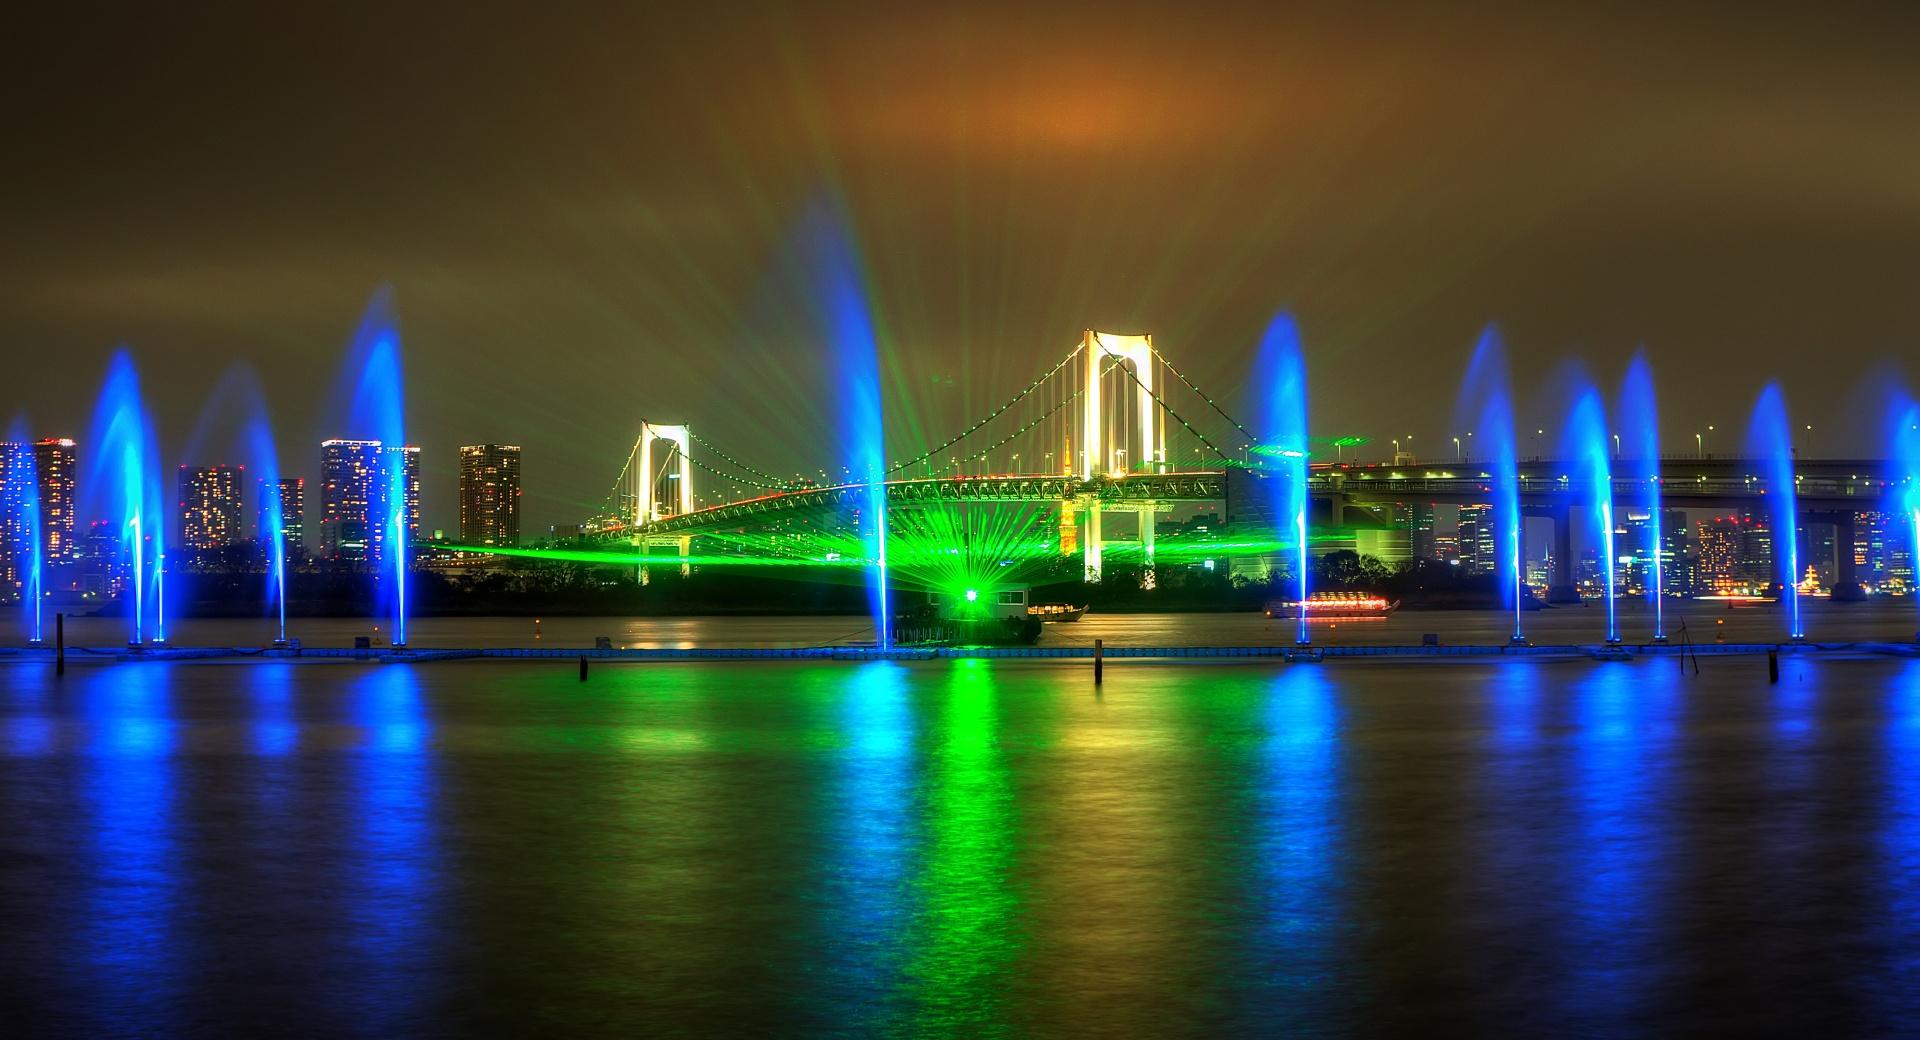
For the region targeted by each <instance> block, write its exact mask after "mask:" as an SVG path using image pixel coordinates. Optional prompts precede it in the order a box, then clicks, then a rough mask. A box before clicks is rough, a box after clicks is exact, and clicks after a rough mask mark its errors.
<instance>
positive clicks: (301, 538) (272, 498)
mask: <svg viewBox="0 0 1920 1040" xmlns="http://www.w3.org/2000/svg"><path fill="white" fill-rule="evenodd" d="M265 483H266V482H265V481H261V484H262V485H263V486H262V487H261V489H260V519H259V522H258V526H257V527H256V528H255V530H257V531H259V532H260V534H261V536H262V537H263V538H264V537H265V535H266V532H267V531H269V530H271V527H270V525H269V524H268V523H267V510H269V509H273V508H275V507H276V506H277V507H278V508H279V510H280V517H279V519H280V535H281V537H282V538H283V539H284V540H285V541H286V545H287V556H288V557H289V558H291V559H295V560H300V559H304V558H305V557H306V551H307V481H306V478H304V477H281V478H280V482H279V483H278V484H277V485H276V486H275V488H274V491H275V493H274V494H271V495H270V494H267V493H266V488H265V486H264V485H265Z"/></svg>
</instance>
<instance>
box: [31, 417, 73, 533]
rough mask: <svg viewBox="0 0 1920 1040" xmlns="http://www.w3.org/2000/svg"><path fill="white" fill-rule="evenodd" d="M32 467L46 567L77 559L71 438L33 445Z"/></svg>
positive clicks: (45, 441) (40, 441) (48, 438)
mask: <svg viewBox="0 0 1920 1040" xmlns="http://www.w3.org/2000/svg"><path fill="white" fill-rule="evenodd" d="M33 465H34V469H35V471H36V472H37V473H38V474H39V479H40V532H41V538H42V539H43V540H44V542H45V545H46V560H47V562H48V563H65V562H68V561H72V560H76V559H79V558H80V543H79V540H78V538H77V537H76V535H75V532H76V530H77V528H78V516H79V511H78V509H77V507H76V505H75V502H74V495H75V486H74V474H75V472H77V470H78V466H77V457H76V455H75V453H74V449H73V438H71V437H47V438H44V439H42V440H38V441H35V442H34V445H33Z"/></svg>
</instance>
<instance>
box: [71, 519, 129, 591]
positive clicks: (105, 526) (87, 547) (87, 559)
mask: <svg viewBox="0 0 1920 1040" xmlns="http://www.w3.org/2000/svg"><path fill="white" fill-rule="evenodd" d="M69 544H70V545H71V550H70V551H71V554H72V555H71V556H70V559H71V560H72V561H73V562H74V563H75V564H77V565H78V566H77V570H78V571H79V572H80V591H81V593H82V594H83V595H84V596H85V597H86V598H87V599H91V600H102V599H118V598H120V595H121V594H122V593H124V592H126V590H127V575H128V574H129V572H130V571H131V570H132V567H131V565H130V563H129V561H128V560H127V559H126V558H125V557H123V556H122V555H121V550H122V543H121V538H120V525H119V524H117V523H115V522H113V521H111V520H95V521H94V522H92V523H90V524H88V525H87V531H86V535H85V537H84V538H83V539H81V540H79V541H75V542H72V543H69Z"/></svg>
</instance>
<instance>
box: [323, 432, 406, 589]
mask: <svg viewBox="0 0 1920 1040" xmlns="http://www.w3.org/2000/svg"><path fill="white" fill-rule="evenodd" d="M396 471H397V473H398V479H399V480H400V481H401V482H402V483H401V494H402V501H401V503H400V506H399V509H398V510H390V509H389V508H388V506H387V502H388V499H389V495H390V493H391V492H390V490H389V489H390V488H391V487H392V481H393V479H394V476H393V475H394V474H395V473H396ZM394 512H399V513H400V514H401V515H402V516H403V517H404V522H405V523H406V525H407V543H408V544H409V545H411V544H414V543H416V542H418V541H419V540H420V449H419V448H417V447H414V446H412V445H404V446H401V447H394V448H388V447H384V446H383V445H381V443H380V442H379V441H359V440H344V439H335V440H330V441H322V442H321V443H320V543H321V545H320V548H321V554H322V555H323V556H325V557H326V558H327V559H330V560H344V561H364V560H367V559H369V558H371V557H376V556H378V555H379V553H380V548H381V543H382V542H383V541H384V540H385V538H386V531H387V527H388V522H389V519H390V515H391V514H392V513H394Z"/></svg>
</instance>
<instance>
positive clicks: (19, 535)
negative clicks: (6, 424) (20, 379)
mask: <svg viewBox="0 0 1920 1040" xmlns="http://www.w3.org/2000/svg"><path fill="white" fill-rule="evenodd" d="M36 484H37V481H35V480H34V479H33V447H32V446H31V445H28V444H24V443H20V442H11V443H0V590H5V591H8V592H10V591H12V590H13V589H16V588H18V587H20V585H21V584H22V583H23V582H24V581H25V580H26V573H27V561H28V560H29V559H30V558H31V557H32V555H33V547H32V545H31V544H30V539H31V538H32V532H31V531H30V530H29V529H28V526H27V516H26V511H27V502H28V500H29V499H30V497H31V496H32V495H33V494H34V493H35V490H36V488H35V485H36Z"/></svg>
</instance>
